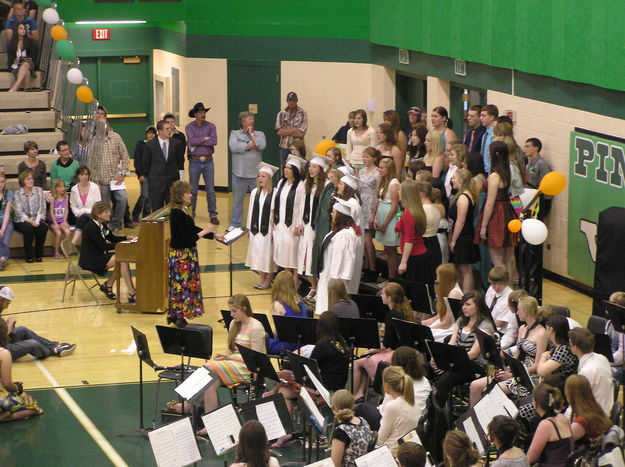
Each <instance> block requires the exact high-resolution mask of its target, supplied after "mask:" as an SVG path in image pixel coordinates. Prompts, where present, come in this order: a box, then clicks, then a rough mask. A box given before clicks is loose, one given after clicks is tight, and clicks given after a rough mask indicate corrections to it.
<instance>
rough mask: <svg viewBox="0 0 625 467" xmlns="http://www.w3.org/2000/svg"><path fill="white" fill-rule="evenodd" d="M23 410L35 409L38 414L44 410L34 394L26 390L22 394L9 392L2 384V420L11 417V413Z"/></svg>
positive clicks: (0, 396)
mask: <svg viewBox="0 0 625 467" xmlns="http://www.w3.org/2000/svg"><path fill="white" fill-rule="evenodd" d="M21 410H34V411H36V412H37V415H39V414H42V413H43V410H41V408H40V407H39V404H37V401H36V400H35V399H33V398H32V396H30V395H28V394H26V393H25V392H23V393H22V394H17V393H16V392H9V391H7V390H6V389H5V388H4V387H2V386H0V421H1V420H2V419H4V418H8V417H10V416H11V415H10V414H12V413H15V412H19V411H21Z"/></svg>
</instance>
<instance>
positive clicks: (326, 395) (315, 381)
mask: <svg viewBox="0 0 625 467" xmlns="http://www.w3.org/2000/svg"><path fill="white" fill-rule="evenodd" d="M304 369H305V370H306V373H307V374H308V378H309V379H310V380H311V381H312V382H313V384H314V385H315V389H316V390H317V392H318V393H319V394H320V395H321V397H323V400H324V401H325V403H326V405H327V406H328V407H332V401H331V400H330V391H328V390H327V389H326V388H325V387H324V385H323V384H321V381H319V380H318V379H317V377H316V376H315V374H314V373H313V372H312V371H310V368H308V366H307V365H304Z"/></svg>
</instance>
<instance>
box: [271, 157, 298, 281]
mask: <svg viewBox="0 0 625 467" xmlns="http://www.w3.org/2000/svg"><path fill="white" fill-rule="evenodd" d="M305 163H306V161H305V160H304V159H300V158H299V157H294V156H291V157H289V158H288V159H287V161H286V163H285V164H284V168H283V169H282V172H283V177H282V179H281V180H280V181H279V182H278V185H277V186H276V189H275V190H274V195H273V200H272V204H273V206H272V210H273V224H274V225H273V246H274V248H273V260H274V262H275V263H276V265H278V266H280V267H282V268H284V269H286V270H288V271H289V272H290V273H291V274H293V282H294V284H295V286H296V287H297V282H298V276H297V256H298V251H299V241H300V236H299V225H300V224H301V218H302V208H303V205H304V183H302V182H301V181H300V180H301V176H300V173H301V170H302V169H303V167H304V164H305Z"/></svg>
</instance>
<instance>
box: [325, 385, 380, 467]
mask: <svg viewBox="0 0 625 467" xmlns="http://www.w3.org/2000/svg"><path fill="white" fill-rule="evenodd" d="M332 412H333V413H334V418H335V420H336V423H337V426H336V428H335V429H334V433H333V434H332V451H331V454H330V456H331V458H332V462H333V463H334V465H335V466H341V467H355V466H356V459H357V458H358V457H360V456H363V455H365V454H366V453H367V452H368V451H369V445H370V444H371V443H372V442H373V441H375V437H374V435H373V432H372V431H371V428H370V427H369V424H368V423H367V421H366V420H365V419H364V418H361V417H356V416H355V415H354V396H352V393H351V392H349V391H348V390H346V389H340V390H338V391H336V392H335V393H334V395H333V396H332Z"/></svg>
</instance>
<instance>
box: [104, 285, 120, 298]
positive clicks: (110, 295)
mask: <svg viewBox="0 0 625 467" xmlns="http://www.w3.org/2000/svg"><path fill="white" fill-rule="evenodd" d="M100 291H101V292H102V293H103V294H104V295H106V297H107V298H108V299H109V300H115V299H116V298H117V295H115V294H114V293H113V287H109V286H108V285H106V284H102V285H100Z"/></svg>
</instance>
